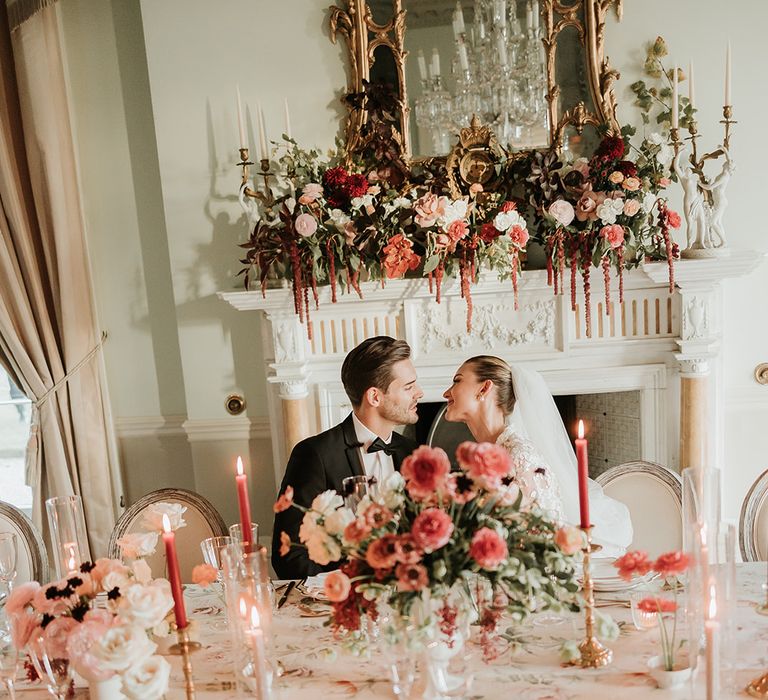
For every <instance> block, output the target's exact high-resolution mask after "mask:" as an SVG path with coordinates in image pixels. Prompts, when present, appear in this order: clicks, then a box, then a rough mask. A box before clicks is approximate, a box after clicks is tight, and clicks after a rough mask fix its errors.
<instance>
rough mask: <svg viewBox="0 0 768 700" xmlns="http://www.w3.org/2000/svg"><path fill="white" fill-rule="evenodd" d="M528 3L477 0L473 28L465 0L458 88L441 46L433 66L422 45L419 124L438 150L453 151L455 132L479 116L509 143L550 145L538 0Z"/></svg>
mask: <svg viewBox="0 0 768 700" xmlns="http://www.w3.org/2000/svg"><path fill="white" fill-rule="evenodd" d="M520 7H521V8H522V7H523V5H522V4H521V5H520ZM524 7H525V9H524V12H519V11H518V3H517V2H516V0H512V1H511V2H507V0H475V2H474V13H473V14H474V17H473V20H472V22H471V24H470V25H469V26H467V25H466V24H465V21H464V11H463V9H462V6H461V3H460V2H458V1H457V3H456V8H455V9H454V11H453V35H454V41H453V54H452V56H451V63H450V66H451V73H452V76H453V78H454V82H455V88H454V90H453V92H452V93H451V92H449V91H448V90H447V89H446V87H445V86H444V81H443V77H442V75H441V72H440V52H439V51H438V49H437V48H436V47H435V48H433V49H432V55H431V60H430V62H429V66H428V65H427V60H426V58H425V55H424V52H423V50H422V49H419V50H418V52H417V60H418V67H419V74H420V78H421V95H420V96H419V97H418V98H417V99H416V101H415V113H416V124H417V126H419V127H421V128H422V129H424V130H425V131H426V132H427V133H428V134H429V138H430V146H431V153H434V154H443V153H447V152H448V151H449V150H450V148H451V141H452V139H453V138H454V137H455V134H456V133H458V132H459V130H460V129H462V128H464V127H466V126H467V125H468V124H469V121H470V119H471V118H472V115H473V114H476V115H477V116H478V117H479V118H480V120H481V121H482V122H483V123H485V124H490V125H491V126H492V128H493V129H494V131H495V132H496V135H497V138H498V140H499V142H500V143H501V144H503V145H505V146H511V147H524V146H525V147H527V146H534V145H543V144H545V143H547V142H548V133H549V124H548V113H547V102H546V97H545V95H546V91H547V80H546V66H545V59H544V47H543V45H542V43H541V32H540V27H539V5H538V0H529V1H528V2H527V3H526V4H525V5H524ZM521 15H522V16H521ZM420 150H422V151H424V150H425V149H424V148H423V147H422V148H421V149H420Z"/></svg>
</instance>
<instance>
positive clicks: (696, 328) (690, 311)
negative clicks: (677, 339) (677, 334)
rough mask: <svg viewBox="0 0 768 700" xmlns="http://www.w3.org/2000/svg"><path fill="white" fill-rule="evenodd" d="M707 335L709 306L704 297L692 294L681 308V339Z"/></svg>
mask: <svg viewBox="0 0 768 700" xmlns="http://www.w3.org/2000/svg"><path fill="white" fill-rule="evenodd" d="M708 335H709V308H708V304H707V302H706V301H704V299H701V298H699V297H697V296H693V297H691V298H690V299H688V301H687V303H686V304H685V307H684V308H683V330H682V339H683V340H695V339H697V338H706V337H707V336H708Z"/></svg>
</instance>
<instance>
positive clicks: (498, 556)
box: [469, 527, 509, 571]
mask: <svg viewBox="0 0 768 700" xmlns="http://www.w3.org/2000/svg"><path fill="white" fill-rule="evenodd" d="M508 555H509V550H508V549H507V543H506V542H505V541H504V540H503V539H502V538H501V535H499V533H498V532H496V530H491V528H489V527H481V528H480V529H479V530H478V531H477V532H476V533H475V534H474V535H473V536H472V543H471V544H470V545H469V556H470V557H472V558H473V559H474V560H475V561H476V562H477V563H478V564H479V565H480V567H481V568H483V569H487V570H489V571H495V570H496V569H498V568H499V566H500V565H501V564H502V563H503V562H504V561H505V560H506V558H507V556H508Z"/></svg>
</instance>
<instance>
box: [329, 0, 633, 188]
mask: <svg viewBox="0 0 768 700" xmlns="http://www.w3.org/2000/svg"><path fill="white" fill-rule="evenodd" d="M340 2H341V0H340ZM343 5H344V6H341V5H332V6H331V7H330V20H329V28H330V37H331V41H333V42H334V43H336V41H337V39H338V38H339V37H343V38H344V40H345V42H346V46H347V56H348V61H347V65H348V75H347V92H348V93H349V94H355V93H361V92H363V88H364V83H363V81H369V80H370V77H371V67H372V66H373V63H374V60H375V56H374V52H375V50H376V49H377V48H378V47H381V46H385V47H387V48H388V49H389V51H390V52H391V55H392V58H393V61H394V65H395V70H396V75H397V82H398V85H397V86H396V87H397V89H398V91H399V98H400V99H399V105H398V114H397V118H396V130H397V131H398V132H399V139H398V142H399V143H401V144H402V149H403V156H404V157H405V158H406V159H409V158H412V155H413V154H412V150H411V143H410V134H409V127H408V123H409V116H410V107H409V105H408V93H407V85H406V82H405V59H406V57H407V56H408V52H407V51H406V50H405V45H404V38H405V32H406V31H407V11H406V10H404V9H403V0H391V8H392V9H391V15H390V19H389V21H388V22H386V23H385V24H377V23H376V22H374V21H373V17H372V12H371V6H370V4H369V2H368V1H367V0H343ZM381 5H382V3H379V7H380V6H381ZM539 5H540V11H541V16H542V18H543V22H542V29H543V36H542V44H543V46H544V50H545V54H546V81H547V92H546V100H547V109H548V123H549V136H550V145H552V146H553V147H554V148H557V149H560V148H562V145H563V142H564V138H565V133H566V129H567V128H568V127H569V126H570V127H573V128H574V129H575V130H576V132H577V133H579V134H581V132H582V130H583V129H584V127H585V126H587V125H590V126H599V125H607V127H608V130H609V132H610V133H613V134H618V133H619V124H618V121H617V119H616V97H615V95H614V92H613V83H614V82H615V81H616V80H617V79H618V77H619V73H618V71H616V70H615V69H614V68H613V67H612V66H611V65H610V62H609V61H608V59H607V58H606V57H605V55H604V52H605V23H606V17H607V15H608V13H609V11H610V10H611V9H613V11H614V13H615V15H616V17H617V19H619V20H620V19H621V15H622V0H577V1H575V2H573V1H571V2H570V3H568V2H566V0H540V1H539ZM568 28H573V29H575V31H576V32H577V34H578V39H579V43H580V44H581V46H582V48H583V51H584V63H585V67H586V73H587V76H586V77H587V83H588V92H589V96H588V99H586V100H582V101H581V102H578V103H577V104H575V105H573V106H571V107H569V108H568V109H566V110H565V111H564V112H562V113H561V112H560V102H561V89H560V86H559V85H558V84H557V79H556V73H557V70H556V68H557V48H558V47H557V42H558V37H559V36H560V35H561V33H562V32H563V30H565V29H568ZM590 102H591V104H593V105H594V108H590V107H588V104H589V103H590ZM347 107H348V109H349V114H348V116H347V123H346V127H345V132H346V150H347V152H348V154H349V155H350V158H351V157H353V156H354V154H355V153H358V152H360V151H361V146H362V144H361V138H360V132H361V128H362V127H363V125H364V124H365V123H366V120H367V114H366V112H365V110H364V109H363V108H359V107H355V106H354V105H350V104H349V103H347ZM524 153H525V151H521V154H524ZM419 160H420V162H422V163H426V164H428V165H432V164H434V163H435V162H439V161H443V160H445V157H444V156H437V157H431V158H425V159H419ZM482 162H483V161H482V160H479V157H473V160H472V162H471V163H469V164H468V166H467V168H466V169H467V171H468V172H469V169H470V168H471V166H474V168H475V170H473V171H472V173H473V174H472V175H471V176H472V177H477V168H481V167H482ZM483 173H485V171H483ZM483 176H485V174H484V175H483ZM468 184H470V183H469V182H468V181H466V180H465V181H464V182H463V189H466V187H467V186H468Z"/></svg>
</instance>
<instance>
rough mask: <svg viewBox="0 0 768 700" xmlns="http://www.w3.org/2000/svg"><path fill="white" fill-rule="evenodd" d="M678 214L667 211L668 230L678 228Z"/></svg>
mask: <svg viewBox="0 0 768 700" xmlns="http://www.w3.org/2000/svg"><path fill="white" fill-rule="evenodd" d="M680 224H681V221H680V214H678V213H677V212H676V211H672V210H671V209H667V226H669V227H670V228H680Z"/></svg>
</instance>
